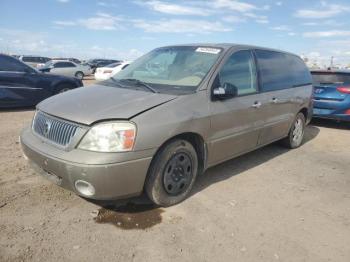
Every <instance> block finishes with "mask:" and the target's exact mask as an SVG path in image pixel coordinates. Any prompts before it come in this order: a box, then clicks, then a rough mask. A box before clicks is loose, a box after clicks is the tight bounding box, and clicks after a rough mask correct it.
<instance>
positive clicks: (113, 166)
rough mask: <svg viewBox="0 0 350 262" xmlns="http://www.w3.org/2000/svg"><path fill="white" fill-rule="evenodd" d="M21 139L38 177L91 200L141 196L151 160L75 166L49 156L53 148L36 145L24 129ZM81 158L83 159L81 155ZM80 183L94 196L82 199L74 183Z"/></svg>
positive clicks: (79, 164) (75, 163) (146, 158)
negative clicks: (41, 176)
mask: <svg viewBox="0 0 350 262" xmlns="http://www.w3.org/2000/svg"><path fill="white" fill-rule="evenodd" d="M20 139H21V145H22V150H23V153H24V154H25V156H26V157H27V158H28V160H29V162H30V164H31V166H32V167H33V168H34V169H35V170H36V171H37V172H38V173H39V174H41V175H43V176H44V177H46V178H48V179H49V180H50V181H51V182H53V183H55V184H56V185H59V186H61V187H63V188H65V189H68V190H71V191H73V192H75V193H76V194H78V195H81V196H83V197H86V198H91V199H98V200H112V199H119V198H126V197H131V196H136V195H139V194H141V193H142V191H143V186H144V182H145V179H146V174H147V170H148V167H149V165H150V163H151V160H152V156H144V157H142V158H139V159H133V160H129V161H124V162H116V163H106V164H103V163H101V160H98V161H97V162H99V164H96V161H94V163H91V164H89V163H78V162H72V161H69V160H67V159H62V158H59V157H57V156H53V155H51V154H49V153H48V152H50V153H52V152H53V151H52V150H51V148H50V147H52V146H51V145H49V144H45V143H43V142H41V143H40V144H38V143H36V140H37V139H38V138H36V137H35V136H34V135H33V134H32V132H31V131H30V129H29V130H28V129H25V130H24V131H23V132H22V134H21V137H20ZM90 153H91V152H90ZM148 153H149V152H148ZM67 154H68V153H67ZM93 154H95V155H96V158H99V157H100V153H93ZM60 157H61V156H60ZM81 158H82V159H84V152H83V151H82V152H81ZM116 158H117V157H116ZM89 159H91V158H89ZM79 180H81V181H84V182H88V183H89V184H91V185H92V186H93V187H94V191H95V192H94V194H93V195H84V194H82V193H81V192H79V191H78V190H77V189H76V187H75V183H76V181H79Z"/></svg>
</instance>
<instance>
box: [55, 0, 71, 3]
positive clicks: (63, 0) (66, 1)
mask: <svg viewBox="0 0 350 262" xmlns="http://www.w3.org/2000/svg"><path fill="white" fill-rule="evenodd" d="M69 1H70V0H57V2H59V3H68V2H69Z"/></svg>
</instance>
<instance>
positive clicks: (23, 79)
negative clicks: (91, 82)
mask: <svg viewBox="0 0 350 262" xmlns="http://www.w3.org/2000/svg"><path fill="white" fill-rule="evenodd" d="M80 86H83V83H82V82H81V80H79V79H76V78H68V77H63V76H55V75H49V74H42V73H40V72H38V71H36V70H35V69H33V68H32V67H30V66H28V65H26V64H24V63H23V62H21V61H19V60H18V59H16V58H13V57H10V56H7V55H1V54H0V108H8V107H22V106H34V105H36V104H38V103H39V102H40V101H42V100H44V99H46V98H48V97H50V96H52V95H55V94H58V93H61V92H65V91H68V90H70V89H74V88H77V87H80Z"/></svg>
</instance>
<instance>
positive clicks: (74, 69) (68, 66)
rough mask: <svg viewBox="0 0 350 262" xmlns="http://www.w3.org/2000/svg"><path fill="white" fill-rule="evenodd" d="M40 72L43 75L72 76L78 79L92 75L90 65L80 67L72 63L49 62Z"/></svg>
mask: <svg viewBox="0 0 350 262" xmlns="http://www.w3.org/2000/svg"><path fill="white" fill-rule="evenodd" d="M39 70H40V71H41V72H43V73H51V74H56V75H63V76H71V77H76V78H78V79H83V78H84V76H86V75H90V74H91V68H90V67H89V66H88V65H78V64H76V63H74V62H71V61H49V62H48V63H46V64H45V65H44V66H43V67H41V68H39Z"/></svg>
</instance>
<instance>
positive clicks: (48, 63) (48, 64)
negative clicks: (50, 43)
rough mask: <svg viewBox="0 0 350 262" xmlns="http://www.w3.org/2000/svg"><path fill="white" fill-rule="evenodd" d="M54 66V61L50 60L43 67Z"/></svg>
mask: <svg viewBox="0 0 350 262" xmlns="http://www.w3.org/2000/svg"><path fill="white" fill-rule="evenodd" d="M53 64H54V61H52V60H50V61H48V62H46V64H45V65H44V66H43V67H50V66H51V65H53Z"/></svg>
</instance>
